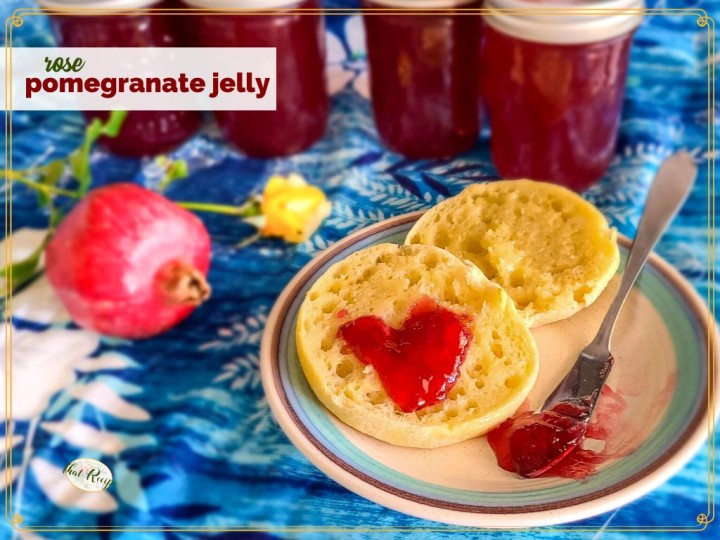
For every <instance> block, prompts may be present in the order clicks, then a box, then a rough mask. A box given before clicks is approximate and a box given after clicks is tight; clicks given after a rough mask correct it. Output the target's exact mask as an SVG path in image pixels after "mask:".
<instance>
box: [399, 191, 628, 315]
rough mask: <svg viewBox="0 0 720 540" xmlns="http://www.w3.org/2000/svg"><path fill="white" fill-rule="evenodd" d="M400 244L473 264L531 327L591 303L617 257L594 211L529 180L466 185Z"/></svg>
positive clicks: (612, 241) (577, 198) (609, 234)
mask: <svg viewBox="0 0 720 540" xmlns="http://www.w3.org/2000/svg"><path fill="white" fill-rule="evenodd" d="M405 243H406V244H427V245H434V246H438V247H440V248H443V249H447V250H448V251H450V252H451V253H453V254H455V255H457V256H458V257H459V258H461V259H463V260H469V261H471V262H472V263H473V264H475V265H476V266H477V267H478V268H479V269H480V270H481V271H482V272H483V274H485V276H487V277H488V278H489V279H490V280H492V281H494V282H495V283H497V284H499V285H500V286H501V287H503V288H504V289H505V290H506V291H507V292H508V294H509V295H510V297H511V298H512V299H513V301H514V302H515V305H516V307H517V308H518V310H519V311H520V314H521V315H522V316H523V318H524V319H525V320H526V321H527V323H528V325H530V326H540V325H542V324H546V323H550V322H554V321H558V320H561V319H565V318H567V317H569V316H571V315H573V314H574V313H576V312H578V311H580V310H581V309H582V308H584V307H586V306H588V305H590V304H591V303H592V302H594V301H595V300H596V299H597V297H598V296H599V295H600V293H601V292H602V291H603V289H604V288H605V286H606V285H607V283H608V282H609V281H610V279H611V278H612V276H613V275H614V274H615V271H616V270H617V268H618V264H619V260H620V254H619V250H618V246H617V239H616V233H615V230H614V229H611V228H610V227H609V225H608V222H607V220H606V219H605V217H604V216H603V215H602V214H601V213H600V211H599V210H597V208H595V207H594V206H593V205H592V204H590V203H589V202H587V201H585V200H584V199H582V198H581V197H580V196H579V195H577V194H575V193H574V192H572V191H570V190H568V189H566V188H563V187H560V186H556V185H554V184H549V183H545V182H535V181H531V180H506V181H498V182H492V183H487V184H475V185H472V186H469V187H468V188H466V189H465V190H464V191H463V192H462V193H460V194H459V195H457V196H455V197H453V198H450V199H448V200H446V201H444V202H442V203H440V204H438V205H437V206H435V207H434V208H432V209H431V210H429V211H428V212H427V213H425V214H424V215H423V216H422V217H421V218H420V219H419V220H418V222H417V223H416V224H415V226H414V227H413V228H412V229H411V231H410V232H409V233H408V235H407V238H406V240H405Z"/></svg>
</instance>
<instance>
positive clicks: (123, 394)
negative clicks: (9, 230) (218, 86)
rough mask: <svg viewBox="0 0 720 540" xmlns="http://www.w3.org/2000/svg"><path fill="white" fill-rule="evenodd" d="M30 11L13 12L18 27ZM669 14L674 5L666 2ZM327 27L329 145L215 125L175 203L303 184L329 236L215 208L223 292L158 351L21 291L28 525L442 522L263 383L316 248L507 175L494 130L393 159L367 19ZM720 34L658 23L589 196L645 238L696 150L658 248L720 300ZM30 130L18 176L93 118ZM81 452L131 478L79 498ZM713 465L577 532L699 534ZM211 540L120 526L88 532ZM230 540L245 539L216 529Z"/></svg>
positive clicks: (22, 448)
mask: <svg viewBox="0 0 720 540" xmlns="http://www.w3.org/2000/svg"><path fill="white" fill-rule="evenodd" d="M27 3H28V0H26V1H25V2H23V1H22V0H10V1H8V0H5V1H4V2H3V5H2V6H0V13H1V14H2V15H3V17H2V19H3V20H4V19H5V17H6V16H8V15H9V14H10V13H11V11H12V10H13V9H14V8H16V7H19V6H21V5H23V4H27ZM651 4H653V5H657V6H659V7H664V6H667V2H666V1H665V0H661V1H659V2H653V3H651ZM689 4H692V5H693V6H698V5H699V6H701V7H704V8H705V9H708V10H709V11H710V14H711V15H713V14H714V15H715V16H717V15H718V14H719V13H718V12H719V11H720V10H718V5H717V4H716V3H712V4H710V3H709V2H708V3H707V4H706V5H703V2H697V1H692V2H677V3H676V4H675V7H687V6H688V5H689ZM328 5H348V2H341V1H335V2H331V3H328ZM350 5H353V4H350ZM327 26H328V34H327V38H328V55H329V58H328V62H329V68H328V69H329V77H330V84H331V87H332V93H333V96H332V117H331V120H330V125H329V128H328V131H327V134H326V135H325V137H324V138H323V139H322V141H320V142H319V143H318V144H317V145H315V146H314V147H313V148H312V150H311V151H309V152H306V153H304V154H301V155H297V156H293V157H291V158H287V159H278V160H269V161H262V160H253V159H246V158H244V157H243V156H242V155H240V154H238V153H237V152H236V151H234V150H232V149H231V148H229V147H228V146H227V145H226V144H225V143H223V141H222V140H221V139H220V137H219V135H218V132H217V129H216V128H215V127H214V125H213V124H212V122H211V121H210V120H208V122H207V126H206V128H205V129H204V130H203V131H202V133H200V134H199V135H197V136H196V137H194V138H193V139H192V140H191V141H190V142H188V143H187V144H185V145H184V146H183V147H182V148H180V149H178V150H177V151H176V152H174V153H173V157H178V158H184V159H186V160H187V161H188V163H189V165H190V171H191V174H190V177H189V178H188V179H186V180H184V181H181V182H176V183H175V184H173V185H172V186H171V188H170V190H169V192H168V195H169V196H170V197H171V198H174V199H182V200H196V201H216V202H224V203H229V202H233V201H234V202H237V203H240V202H242V201H243V200H244V199H245V198H246V197H247V196H248V195H249V194H251V193H253V192H254V191H256V190H258V189H259V188H260V187H261V186H262V185H263V183H264V182H265V180H266V179H267V178H268V176H269V175H270V174H271V173H273V172H290V171H300V172H301V173H302V174H303V175H304V176H305V177H306V178H307V179H309V180H310V181H311V182H313V183H316V184H318V185H320V186H322V187H323V188H324V189H325V190H326V191H327V193H328V194H329V196H330V198H331V200H332V203H333V213H332V215H331V217H330V218H329V219H328V220H327V221H326V223H325V224H324V226H323V227H322V229H321V230H320V231H319V233H318V234H316V235H314V236H313V237H312V238H311V239H310V240H309V241H307V242H305V243H304V244H301V245H299V246H291V245H288V244H284V243H282V242H280V241H274V240H263V241H260V242H257V243H255V244H253V245H251V246H250V247H245V248H240V249H238V248H237V247H236V245H237V244H238V242H239V241H241V240H242V239H244V238H245V237H247V235H248V234H250V233H251V232H252V230H251V229H250V228H249V227H248V226H246V225H243V224H241V223H239V222H237V221H234V220H233V219H230V218H227V217H220V216H208V215H203V216H202V218H203V219H204V220H205V223H206V224H207V226H208V228H209V230H210V232H211V234H212V237H213V261H212V269H211V272H210V281H211V283H212V284H213V287H214V295H213V297H212V299H211V300H210V301H209V302H208V303H207V304H205V305H204V306H203V307H202V308H201V309H198V310H197V311H196V312H195V314H194V315H193V316H192V317H191V318H190V319H189V320H187V321H186V322H185V323H184V324H182V325H181V326H179V327H178V328H176V329H174V330H172V331H170V332H168V333H167V334H165V335H163V336H161V337H159V338H157V339H152V340H148V341H138V342H134V343H132V342H121V341H112V340H107V339H103V338H101V337H99V336H98V335H96V334H94V333H92V332H87V331H84V330H81V329H79V328H77V327H76V326H73V324H72V323H71V322H70V321H69V319H68V317H67V315H66V314H65V313H64V312H63V310H62V309H60V308H59V304H58V302H57V300H56V299H55V298H54V296H53V295H52V293H51V291H50V290H49V288H48V285H47V282H46V281H45V280H44V278H42V277H41V278H39V279H37V280H35V282H33V283H32V284H31V285H30V286H29V287H26V288H25V289H24V290H23V291H22V292H20V293H19V294H17V295H16V298H15V302H14V319H13V324H14V325H15V330H14V338H15V346H14V350H13V362H14V381H13V383H14V414H13V416H14V418H13V432H14V435H15V438H14V440H13V441H12V444H13V445H14V451H13V454H12V455H13V459H12V463H11V464H9V465H11V466H12V467H13V477H14V491H13V493H14V501H13V511H14V512H16V513H21V514H22V516H23V518H24V523H23V526H26V527H36V526H46V527H70V526H76V527H95V526H106V527H122V526H161V527H173V526H209V527H218V528H223V527H241V526H247V525H251V526H257V527H285V526H297V525H305V526H326V527H382V528H387V527H427V526H433V527H436V525H435V524H431V523H428V522H425V521H422V520H419V519H415V518H412V517H408V516H405V515H402V514H399V513H397V512H394V511H392V510H387V509H385V508H382V507H380V506H378V505H376V504H374V503H372V502H369V501H366V500H364V499H362V498H361V497H359V496H356V495H354V494H353V493H350V492H349V491H347V490H346V489H344V488H342V487H340V486H339V485H338V484H336V483H335V482H333V481H332V480H329V479H328V478H326V477H325V476H324V475H323V474H322V473H321V472H320V471H319V470H318V469H316V468H315V467H314V466H313V465H311V464H310V463H309V462H308V461H307V459H305V458H304V457H303V456H302V455H301V454H300V453H299V452H298V451H297V450H296V449H295V448H294V447H293V446H292V445H291V444H290V442H289V441H288V439H287V438H286V437H285V436H284V434H283V433H282V431H281V430H280V429H279V427H278V426H277V424H276V423H275V421H274V420H273V418H272V415H271V413H270V410H269V409H268V405H267V403H266V400H265V398H264V396H263V390H262V387H261V384H260V375H259V370H258V349H259V343H260V337H261V333H262V331H263V327H264V324H265V321H266V319H267V316H268V312H269V310H270V308H271V306H272V304H273V302H274V300H275V298H276V297H277V295H278V294H279V292H280V291H281V289H282V288H283V287H284V285H285V284H286V283H287V282H288V280H289V279H290V278H291V277H292V276H293V275H294V274H295V272H297V270H298V269H299V268H300V267H301V266H302V265H303V264H304V263H306V262H307V261H308V260H309V259H310V258H311V257H312V256H313V255H314V254H316V253H317V252H318V251H319V250H322V249H323V248H325V247H327V246H328V245H329V244H331V243H332V242H335V241H337V240H338V239H340V238H343V237H344V236H346V235H347V234H348V233H350V232H352V231H354V230H356V229H358V228H361V227H364V226H365V225H368V224H370V223H373V222H376V221H378V220H381V219H384V218H387V217H390V216H394V215H398V214H402V213H405V212H409V211H412V210H417V209H422V208H427V207H429V206H431V205H432V204H434V203H436V202H438V201H440V200H441V199H443V198H444V197H446V196H447V195H448V194H454V193H457V192H458V191H460V190H461V189H462V188H463V187H464V186H465V185H467V184H468V183H469V182H472V181H475V180H480V179H483V178H487V177H495V176H496V174H497V173H496V171H495V170H494V167H493V165H492V162H491V160H490V154H489V149H488V144H487V141H488V133H487V130H486V131H485V133H484V134H483V137H482V139H481V141H480V143H479V144H478V145H477V146H476V148H475V149H473V150H472V151H471V152H468V153H467V154H464V155H462V156H460V157H459V158H457V159H455V160H452V161H448V160H442V161H421V162H418V161H405V160H403V159H402V158H401V157H399V156H397V155H395V154H392V153H389V152H387V151H386V150H385V149H384V148H383V147H382V146H381V145H380V144H379V142H378V138H377V134H376V131H375V127H374V125H373V122H372V119H371V113H370V104H369V102H368V99H367V75H366V58H365V48H364V43H363V35H362V21H361V19H360V17H358V16H353V17H345V16H343V17H340V16H335V17H329V18H328V24H327ZM14 35H15V41H14V44H15V46H21V45H26V46H43V45H51V44H53V39H52V37H51V34H50V32H49V29H48V26H47V21H46V20H45V19H44V18H43V17H28V18H26V20H25V24H24V25H23V26H22V27H20V28H16V29H15V33H14ZM707 36H708V33H707V28H703V27H700V26H698V25H697V24H696V17H695V16H692V15H682V14H676V15H665V16H659V15H658V16H653V17H648V18H647V19H646V20H645V23H644V24H643V26H642V27H641V29H640V31H639V32H638V34H637V38H636V40H635V45H634V48H633V51H632V65H631V72H630V76H629V81H628V93H627V99H626V101H625V109H624V119H623V122H622V128H621V134H620V138H619V140H618V144H617V155H616V158H615V160H614V161H613V163H612V166H611V167H610V170H609V171H608V173H607V174H606V176H605V177H604V179H603V180H602V182H600V183H599V184H597V185H596V186H595V187H593V188H592V189H590V190H589V191H588V192H587V193H586V194H585V195H586V196H587V198H588V199H590V200H592V201H593V202H594V203H596V204H597V205H598V206H599V207H600V208H601V209H602V210H603V212H604V213H605V214H606V215H607V216H608V217H609V218H610V220H611V221H612V224H613V225H614V226H616V227H617V228H618V229H619V231H620V232H622V233H623V234H626V235H629V236H632V235H633V234H634V230H635V226H636V224H637V220H638V217H639V214H640V210H641V207H642V203H643V199H644V197H645V194H646V190H647V186H648V183H649V182H650V180H651V178H652V176H653V173H654V172H655V171H656V169H657V166H658V164H659V162H660V161H661V160H662V159H663V158H664V157H665V156H667V155H668V154H670V153H671V152H673V151H675V150H677V149H680V148H684V149H687V150H688V151H690V152H691V153H692V154H693V155H694V156H696V157H697V159H698V161H699V163H700V176H699V178H698V181H697V184H696V186H695V188H694V190H693V193H692V195H691V197H690V199H689V200H688V202H687V203H686V204H685V206H684V208H683V209H682V212H681V214H680V216H679V217H678V218H677V219H676V220H675V222H674V223H673V225H672V227H671V228H670V231H669V232H668V233H667V234H666V235H665V237H664V238H663V239H662V241H661V242H660V244H659V246H658V248H657V251H658V252H659V253H660V254H661V255H662V256H663V257H665V258H666V259H667V260H669V261H670V262H671V263H672V264H673V265H675V266H676V267H677V268H678V269H679V270H680V271H681V272H682V273H683V274H684V275H685V277H686V278H687V279H689V280H690V281H691V282H692V283H693V284H694V285H695V286H696V287H697V289H698V291H699V292H700V293H701V294H702V295H703V296H706V294H707V293H708V243H707V240H708V238H707V237H708V196H709V195H708V189H707V180H708V169H707V167H706V165H705V159H706V157H707V152H708V120H709V119H708V104H707V88H708V86H707V62H708V55H707V39H708V37H707ZM12 124H13V130H14V139H13V148H12V152H13V159H14V165H15V167H16V168H21V167H25V166H30V165H33V164H38V163H42V162H44V161H46V160H47V159H49V158H51V157H52V156H59V155H64V154H66V153H68V152H69V151H70V150H71V149H73V148H74V147H75V146H77V144H78V142H79V140H80V137H81V134H82V131H83V122H82V119H81V117H80V115H79V114H76V113H48V114H39V113H33V114H30V113H22V112H19V113H15V114H14V115H13V117H12ZM93 172H94V178H95V184H96V185H101V184H104V183H108V182H114V181H119V180H130V181H134V182H138V183H141V184H144V185H147V186H150V187H153V186H156V185H157V183H158V181H159V178H160V176H161V173H160V170H159V168H158V166H157V165H155V164H154V163H153V161H152V160H144V161H139V160H129V159H119V158H116V157H113V156H111V155H108V154H107V153H105V152H103V151H101V150H97V151H95V153H94V155H93ZM424 179H425V180H424ZM427 179H429V181H427ZM12 203H13V208H14V214H13V222H12V227H13V230H15V231H16V232H17V233H18V234H17V237H16V238H17V240H16V246H15V248H16V251H17V250H18V249H20V248H21V247H22V246H23V245H24V243H25V242H31V241H32V240H33V239H37V233H36V232H35V233H34V232H33V229H42V228H44V227H46V224H47V216H46V215H44V214H43V213H42V212H40V211H38V210H37V206H36V199H35V196H34V195H33V194H32V193H30V192H28V191H27V190H25V189H23V188H22V187H21V186H16V187H15V188H14V200H13V202H12ZM80 456H83V457H96V458H99V459H101V460H102V461H103V462H104V463H106V464H107V465H108V466H109V467H110V468H111V469H112V471H113V472H114V475H115V479H116V484H115V485H114V486H112V487H111V488H110V490H109V491H107V492H103V493H102V494H101V496H96V495H95V494H93V496H92V497H81V496H80V495H81V494H82V493H83V492H80V491H79V490H75V491H68V490H67V489H65V484H67V481H66V480H65V479H64V478H63V477H62V475H61V471H62V469H63V467H64V466H65V465H66V464H67V463H69V462H70V461H71V460H73V459H75V458H78V457H80ZM707 468H708V454H707V452H706V451H701V452H700V453H699V454H698V455H697V456H696V457H695V459H693V460H692V461H691V462H690V463H689V464H688V465H687V466H686V467H685V468H684V469H683V470H682V471H681V472H680V473H679V474H677V475H676V476H675V477H674V478H673V479H672V480H671V481H669V482H668V483H666V484H665V485H664V486H662V487H661V488H659V489H657V490H655V491H654V492H653V493H651V494H650V495H648V496H646V497H643V498H642V499H640V500H638V501H636V502H635V503H632V504H630V505H628V506H625V507H623V508H621V509H619V510H618V511H616V512H613V513H611V514H608V515H602V516H599V517H596V518H594V519H590V520H587V521H584V522H581V523H578V524H575V525H582V526H593V527H598V528H602V529H604V532H602V531H601V532H599V533H597V535H596V536H595V538H597V537H598V536H604V535H610V534H612V535H613V536H614V537H624V536H630V535H631V534H632V533H630V532H617V533H610V532H609V531H610V530H612V529H613V528H615V527H670V526H672V527H687V528H690V527H697V526H698V525H697V523H696V521H695V520H696V516H697V515H698V514H701V513H707V508H708V495H707ZM61 484H62V485H61ZM68 485H69V484H68ZM713 529H714V530H715V536H717V526H716V524H711V526H710V528H709V529H708V531H712V530H713ZM708 531H706V532H705V534H707V535H708V537H711V535H712V534H713V533H712V532H708ZM11 534H12V532H11V528H10V526H9V525H8V524H5V525H4V526H3V527H2V528H0V535H1V536H2V537H10V536H11ZM274 534H276V535H278V536H284V535H285V534H284V533H282V532H276V533H274ZM493 534H494V535H496V536H497V537H504V536H505V534H504V533H493ZM535 534H536V533H531V532H523V533H516V535H517V537H531V536H534V535H535ZM544 534H547V535H549V536H553V537H557V538H566V537H569V536H570V535H571V533H568V532H561V531H555V530H545V531H544ZM676 534H677V533H657V534H656V535H655V536H654V538H657V537H662V536H664V535H665V536H667V537H674V536H675V535H676ZM336 535H339V533H326V534H322V535H321V534H320V533H308V534H307V536H312V537H315V536H318V537H319V536H336ZM195 536H196V535H195V534H191V533H182V532H148V533H142V534H140V533H123V532H112V533H109V532H105V533H87V534H84V535H83V536H82V538H88V539H89V538H113V539H123V540H125V539H126V538H143V539H147V540H160V539H168V540H170V539H185V538H194V537H195ZM358 536H360V535H359V534H358ZM388 536H397V537H398V538H401V537H402V536H401V535H400V534H399V533H398V534H393V533H388ZM443 536H444V534H440V533H435V534H434V535H433V537H438V538H441V537H443ZM45 537H48V538H50V537H52V538H58V539H71V538H76V537H79V533H74V532H65V533H54V534H52V536H51V535H50V533H34V534H31V535H28V536H27V537H26V538H32V539H34V540H36V539H37V538H45ZM226 537H230V534H229V533H223V534H217V535H214V536H213V538H218V539H220V538H226Z"/></svg>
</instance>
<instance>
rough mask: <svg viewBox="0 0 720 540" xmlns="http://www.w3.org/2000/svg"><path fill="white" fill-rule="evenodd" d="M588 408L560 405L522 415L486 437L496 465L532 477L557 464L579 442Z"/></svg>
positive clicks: (509, 420) (586, 420) (566, 404)
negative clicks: (496, 460)
mask: <svg viewBox="0 0 720 540" xmlns="http://www.w3.org/2000/svg"><path fill="white" fill-rule="evenodd" d="M590 412H591V411H590V409H589V408H588V407H584V406H582V405H575V404H570V403H567V402H561V403H558V404H557V405H555V407H553V408H552V409H550V410H547V411H543V412H540V413H530V412H524V413H521V414H520V415H518V416H515V417H513V418H510V419H508V420H506V421H505V422H503V423H502V424H501V425H500V426H498V427H497V428H495V429H494V430H493V431H491V432H490V433H489V434H488V442H489V443H490V446H491V447H492V449H493V451H494V452H495V455H496V456H497V459H498V464H499V465H500V466H501V467H502V468H503V469H506V470H509V471H514V472H516V473H518V474H519V475H520V476H524V477H526V478H533V477H535V476H540V475H541V474H543V473H545V472H547V471H549V470H550V469H551V468H552V467H553V466H555V465H557V464H559V463H560V462H561V460H564V459H565V458H566V457H568V455H569V454H570V453H571V452H572V451H573V450H575V449H576V448H577V447H578V446H579V445H580V443H582V441H583V439H584V438H585V434H586V433H587V426H588V420H589V419H590Z"/></svg>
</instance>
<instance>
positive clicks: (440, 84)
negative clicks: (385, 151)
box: [363, 0, 482, 158]
mask: <svg viewBox="0 0 720 540" xmlns="http://www.w3.org/2000/svg"><path fill="white" fill-rule="evenodd" d="M481 4H482V2H481V1H473V0H363V7H364V8H375V10H393V11H394V13H395V14H385V13H382V12H378V11H375V12H373V13H371V12H367V11H366V12H365V13H364V20H365V28H366V33H367V54H368V62H369V70H370V93H371V96H372V97H371V99H372V107H373V113H374V116H375V123H376V124H377V129H378V133H379V135H380V139H381V140H382V141H383V143H384V144H385V145H386V146H387V147H389V148H390V149H392V150H394V151H396V152H399V153H400V154H403V155H405V156H407V157H411V158H446V157H451V156H453V155H456V154H459V153H461V152H464V151H466V150H469V149H470V148H472V146H473V145H474V144H475V142H476V141H477V137H478V133H479V129H480V111H479V105H478V95H477V92H478V58H477V50H478V48H479V47H480V29H481V24H480V15H479V14H478V13H465V14H461V13H460V12H458V11H457V8H479V7H480V6H481ZM435 8H442V9H443V10H445V11H446V12H445V13H434V14H430V13H426V14H417V15H413V14H408V13H409V12H410V10H412V9H424V10H427V9H435ZM400 10H406V11H407V13H400V12H399V11H400Z"/></svg>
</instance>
